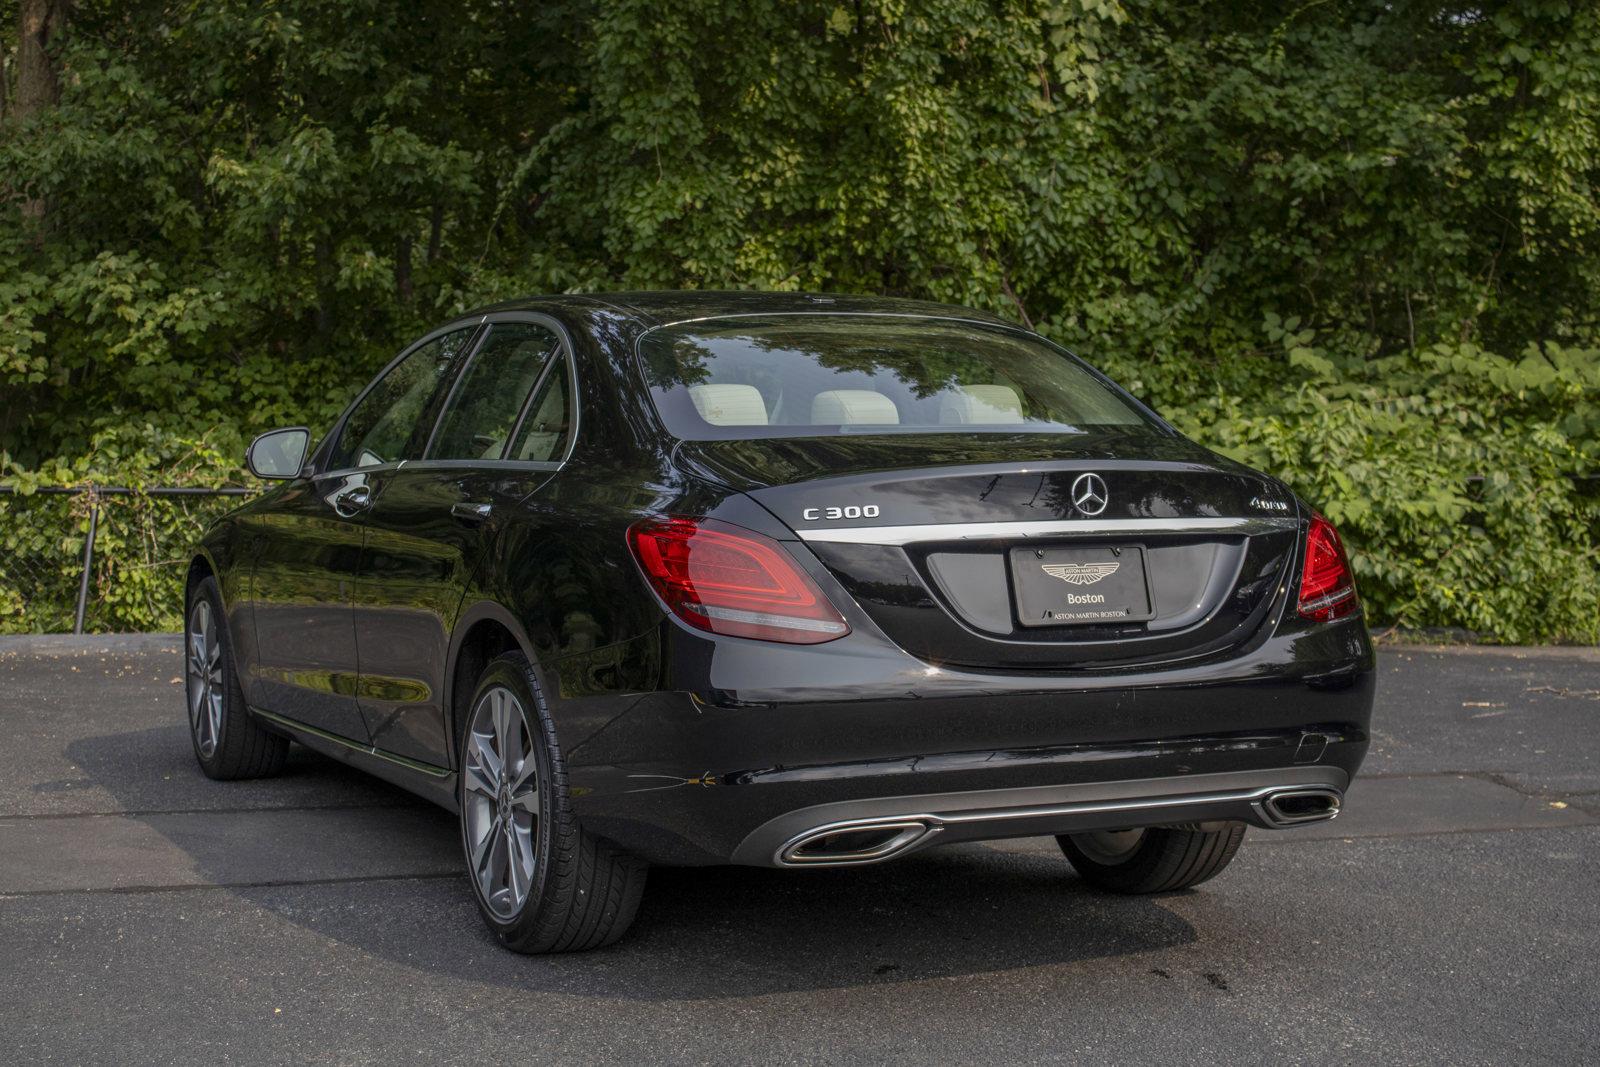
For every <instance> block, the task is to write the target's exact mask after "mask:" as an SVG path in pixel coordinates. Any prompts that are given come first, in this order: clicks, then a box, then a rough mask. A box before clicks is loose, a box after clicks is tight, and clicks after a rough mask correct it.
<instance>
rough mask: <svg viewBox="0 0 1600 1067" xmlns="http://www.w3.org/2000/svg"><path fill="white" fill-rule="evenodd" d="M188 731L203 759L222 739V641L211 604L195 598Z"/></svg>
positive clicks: (190, 633) (191, 611)
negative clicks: (219, 739) (218, 740)
mask: <svg viewBox="0 0 1600 1067" xmlns="http://www.w3.org/2000/svg"><path fill="white" fill-rule="evenodd" d="M188 647H189V679H188V681H189V729H190V730H191V731H193V732H194V750H195V751H196V752H198V753H200V758H201V759H209V758H210V757H211V756H212V755H213V754H215V753H216V751H217V738H218V737H220V736H222V641H221V640H220V639H219V638H218V636H217V625H216V620H215V619H214V618H213V617H212V614H211V602H210V601H209V600H207V599H206V598H205V597H196V598H195V602H194V607H192V608H190V609H189V642H188Z"/></svg>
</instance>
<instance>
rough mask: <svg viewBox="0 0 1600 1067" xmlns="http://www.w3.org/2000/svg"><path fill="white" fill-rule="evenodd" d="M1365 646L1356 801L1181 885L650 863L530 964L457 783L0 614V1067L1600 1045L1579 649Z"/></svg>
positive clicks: (1029, 1058) (1138, 1054)
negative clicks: (489, 903) (200, 737)
mask: <svg viewBox="0 0 1600 1067" xmlns="http://www.w3.org/2000/svg"><path fill="white" fill-rule="evenodd" d="M1381 670H1382V677H1381V679H1380V682H1379V695H1378V709H1377V712H1376V714H1375V717H1374V733H1375V736H1374V743H1373V747H1372V752H1371V754H1370V756H1369V757H1368V761H1367V765H1366V768H1365V771H1364V774H1363V776H1362V777H1361V778H1360V779H1358V781H1357V783H1356V784H1355V786H1354V788H1353V789H1352V791H1351V793H1350V796H1349V798H1348V806H1347V808H1346V811H1345V813H1344V814H1343V815H1341V816H1340V818H1339V819H1338V820H1336V821H1334V822H1332V823H1326V824H1320V825H1317V826H1313V827H1305V828H1301V829H1298V830H1294V831H1285V832H1277V833H1272V832H1266V831H1255V830H1253V831H1251V832H1250V835H1249V837H1248V838H1247V839H1246V841H1245V844H1244V847H1243V848H1242V849H1241V851H1240V853H1239V856H1238V858H1237V859H1236V860H1235V861H1234V863H1233V865H1232V866H1231V867H1230V868H1229V869H1228V870H1227V871H1226V872H1225V873H1224V874H1222V875H1221V876H1220V877H1218V878H1217V879H1215V880H1214V881H1212V882H1209V883H1207V884H1205V885H1203V886H1200V887H1199V888H1197V889H1194V890H1190V891H1186V892H1182V893H1176V894H1171V895H1167V896H1162V897H1154V898H1132V899H1128V898H1116V897H1108V896H1103V895H1100V894H1097V893H1094V892H1091V891H1089V890H1088V889H1086V888H1085V887H1084V886H1083V884H1082V883H1081V882H1080V881H1078V879H1077V878H1076V877H1075V876H1074V875H1073V873H1072V871H1071V869H1070V867H1068V865H1067V864H1066V861H1065V860H1064V859H1062V857H1061V855H1060V853H1059V852H1058V851H1057V850H1056V848H1055V846H1054V844H1053V842H1051V841H1048V840H1025V841H1015V842H1002V843H997V844H990V845H966V846H952V847H949V848H946V849H932V850H929V851H927V852H924V853H920V854H918V855H914V856H911V857H908V858H907V859H905V860H904V861H901V862H898V863H891V864H886V865H883V866H879V867H867V868H861V869H857V870H820V871H802V872H783V871H765V870H750V869H737V868H722V869H698V870H676V871H675V870H657V871H653V872H652V873H651V876H650V884H649V886H648V888H647V890H646V894H645V902H644V906H643V908H642V909H641V912H640V916H639V920H638V922H637V924H636V925H635V928H634V931H633V933H632V934H631V935H630V936H629V937H628V938H627V939H626V940H624V941H623V942H622V943H620V944H618V945H616V946H614V947H612V948H610V949H606V950H602V951H599V952H593V953H588V954H584V955H574V956H555V957H522V956H516V955H513V954H511V953H509V952H506V951H504V950H502V949H500V948H499V947H497V946H496V945H495V944H494V943H493V942H492V941H491V939H490V938H489V937H488V936H487V934H486V933H485V932H484V930H483V928H482V926H481V924H480V922H479V920H478V917H477V914H476V912H475V910H474V908H473V904H472V901H471V898H470V895H469V890H468V887H467V885H466V882H465V880H464V878H463V876H462V875H461V874H460V873H459V867H460V858H459V855H458V851H457V849H458V846H457V844H456V839H455V829H454V823H453V820H452V817H451V816H449V815H447V814H446V813H445V812H443V811H441V810H439V809H436V808H433V807H430V806H429V805H427V804H426V803H424V802H422V801H418V800H415V799H413V798H411V797H409V796H408V795H406V794H404V793H401V792H399V791H397V790H395V789H393V788H390V787H388V786H386V785H384V784H382V783H380V782H377V781H375V780H372V779H369V778H366V777H364V776H362V775H360V774H358V773H357V772H355V771H352V770H350V769H348V768H346V767H343V766H341V765H339V764H336V763H333V762H331V761H328V760H324V759H322V758H320V757H317V756H315V755H313V754H311V753H309V752H306V751H304V750H300V749H298V748H297V749H296V750H295V752H294V755H293V756H292V758H291V761H290V765H289V768H288V771H287V773H285V774H284V775H283V776H282V777H280V778H276V779H270V780H265V781H257V782H239V783H219V782H212V781H210V780H208V779H207V778H205V777H204V776H203V775H201V774H200V772H199V770H198V769H197V768H196V766H195V764H194V760H193V757H192V756H191V754H190V751H189V741H188V737H187V732H186V727H185V724H184V717H183V701H182V685H181V681H180V657H179V654H178V645H177V641H176V639H175V638H115V639H109V638H108V639H76V640H73V639H58V640H54V641H44V642H40V641H37V640H29V641H23V642H20V643H19V642H15V641H8V640H7V639H3V638H0V1061H8V1062H16V1063H58V1062H59V1063H70V1064H82V1063H118V1064H142V1063H173V1062H180V1063H256V1062H287V1061H293V1062H311V1063H322V1062H326V1063H341V1064H360V1063H372V1062H396V1061H400V1062H417V1061H421V1062H430V1063H454V1062H471V1063H474V1064H489V1063H501V1062H505V1063H510V1062H521V1063H542V1062H560V1063H563V1064H565V1063H587V1062H618V1061H628V1062H652V1063H654V1062H685V1063H709V1062H717V1063H728V1062H733V1063H743V1062H756V1061H760V1062H891V1063H931V1062H950V1061H956V1062H969V1063H970V1062H979V1061H987V1062H997V1061H1010V1062H1034V1061H1053V1062H1072V1061H1090V1060H1094V1061H1103V1062H1115V1063H1124V1062H1141V1063H1163V1064H1167V1063H1200V1062H1211V1063H1215V1062H1225V1063H1230V1064H1233V1063H1329V1062H1355V1061H1363V1062H1370V1061H1374V1060H1376V1061H1379V1062H1383V1063H1437V1062H1443V1061H1449V1062H1452V1063H1458V1064H1467V1063H1483V1064H1500V1063H1505V1062H1508V1061H1512V1062H1515V1061H1528V1060H1537V1061H1539V1062H1542V1063H1593V1062H1596V1061H1597V1060H1600V1022H1597V1010H1600V652H1597V651H1596V650H1593V649H1590V650H1538V649H1532V650H1480V649H1469V650H1455V651H1438V650H1422V649H1389V650H1386V651H1384V652H1383V653H1382V657H1381Z"/></svg>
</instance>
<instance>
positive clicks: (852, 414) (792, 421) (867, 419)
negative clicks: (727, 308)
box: [639, 314, 1154, 441]
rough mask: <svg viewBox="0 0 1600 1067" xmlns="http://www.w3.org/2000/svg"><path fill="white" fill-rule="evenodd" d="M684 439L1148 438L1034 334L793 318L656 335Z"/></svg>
mask: <svg viewBox="0 0 1600 1067" xmlns="http://www.w3.org/2000/svg"><path fill="white" fill-rule="evenodd" d="M639 352H640V355H641V356H642V357H643V360H644V369H645V374H646V375H647V376H648V378H649V381H650V391H651V393H652V395H653V396H654V398H655V403H656V407H657V409H658V410H659V411H660V412H661V416H662V418H663V419H664V420H665V421H666V424H667V429H668V430H669V431H671V433H672V434H673V435H674V436H675V437H678V438H680V439H682V440H688V441H717V440H729V439H740V438H750V437H828V436H836V435H840V434H882V433H1054V434H1073V433H1091V432H1095V431H1103V430H1107V429H1131V428H1135V427H1141V428H1142V427H1152V426H1153V425H1154V424H1153V423H1152V422H1151V420H1150V419H1149V418H1148V417H1147V416H1146V415H1144V414H1143V413H1142V412H1140V411H1139V409H1138V408H1136V407H1135V406H1134V405H1133V404H1132V403H1130V402H1129V401H1128V400H1127V399H1126V398H1125V397H1123V396H1122V395H1121V394H1119V393H1118V392H1117V391H1116V390H1115V389H1114V388H1113V387H1111V386H1109V385H1108V384H1106V382H1105V381H1103V380H1102V379H1101V378H1099V377H1098V376H1097V375H1096V374H1095V373H1094V372H1092V371H1090V370H1089V369H1088V368H1087V367H1085V366H1084V365H1083V364H1081V363H1079V362H1078V361H1077V360H1075V359H1073V358H1072V357H1071V356H1069V355H1067V354H1066V353H1065V352H1063V351H1061V350H1060V349H1058V348H1054V347H1052V346H1051V345H1049V344H1047V343H1045V342H1044V341H1042V340H1040V339H1038V338H1035V337H1033V336H1031V335H1028V334H1024V333H1020V332H1014V331H1011V330H1006V329H1001V328H995V327H987V326H982V325H979V324H976V323H970V322H962V321H958V320H952V319H910V318H888V317H877V316H845V315H818V314H806V315H790V316H772V317H769V318H737V319H736V318H725V319H711V320H705V321H701V322H691V323H680V324H678V325H675V326H663V327H659V328H657V329H654V330H651V331H650V332H648V333H646V334H645V335H644V337H643V338H642V339H641V341H640V344H639Z"/></svg>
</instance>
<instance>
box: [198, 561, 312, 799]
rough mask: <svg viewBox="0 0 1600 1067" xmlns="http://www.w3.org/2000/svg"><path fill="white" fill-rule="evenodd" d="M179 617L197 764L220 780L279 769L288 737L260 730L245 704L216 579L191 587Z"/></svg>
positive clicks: (257, 775) (261, 775)
mask: <svg viewBox="0 0 1600 1067" xmlns="http://www.w3.org/2000/svg"><path fill="white" fill-rule="evenodd" d="M184 619H185V623H184V647H183V660H184V672H183V673H184V688H183V692H184V696H185V698H186V699H187V707H188V712H189V740H190V742H191V743H192V744H193V745H194V758H195V759H196V760H197V761H198V762H199V764H200V769H201V770H202V771H205V772H206V774H207V775H208V776H209V777H212V778H216V779H219V780H223V781H227V780H233V779H238V778H269V777H271V776H272V775H275V774H277V773H279V772H280V771H282V770H283V761H284V760H285V759H286V758H287V757H288V755H289V739H288V738H286V737H283V736H281V735H279V734H274V733H270V732H268V731H267V730H265V729H263V728H262V726H261V724H260V723H259V722H257V721H256V720H255V718H254V717H253V716H251V714H250V709H249V708H248V707H246V706H245V702H244V690H243V689H241V688H240V686H239V675H238V674H237V673H236V672H235V671H234V669H233V638H232V637H231V636H230V635H229V633H228V621H227V620H228V617H227V616H226V615H225V614H223V611H222V594H221V593H219V592H218V591H217V580H216V579H215V578H206V579H205V580H203V581H201V582H200V583H199V584H198V585H196V586H195V587H194V590H193V592H192V593H191V594H190V596H189V604H188V608H187V610H186V611H185V612H184Z"/></svg>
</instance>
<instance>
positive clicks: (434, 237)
mask: <svg viewBox="0 0 1600 1067" xmlns="http://www.w3.org/2000/svg"><path fill="white" fill-rule="evenodd" d="M443 236H444V205H443V204H441V203H439V202H437V201H435V202H434V205H433V217H432V218H431V219H430V220H429V222H428V266H430V267H431V266H433V264H434V261H435V260H437V259H438V258H439V240H440V238H441V237H443Z"/></svg>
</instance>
